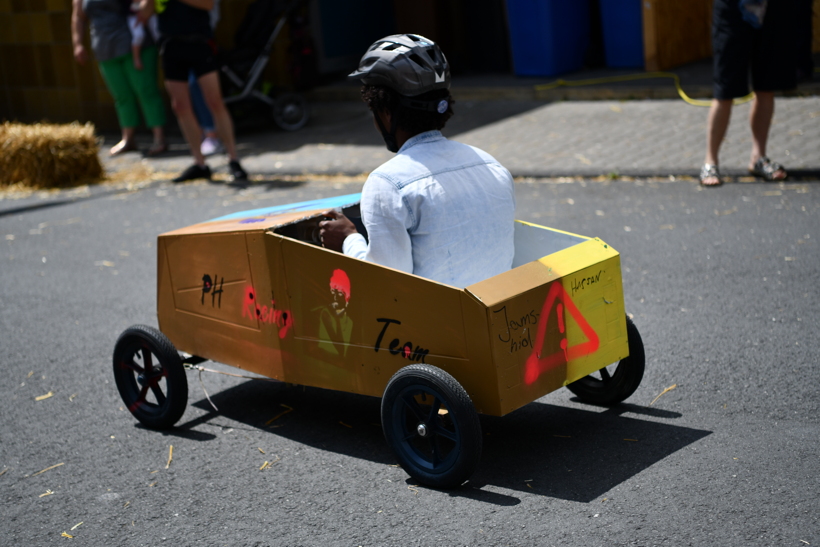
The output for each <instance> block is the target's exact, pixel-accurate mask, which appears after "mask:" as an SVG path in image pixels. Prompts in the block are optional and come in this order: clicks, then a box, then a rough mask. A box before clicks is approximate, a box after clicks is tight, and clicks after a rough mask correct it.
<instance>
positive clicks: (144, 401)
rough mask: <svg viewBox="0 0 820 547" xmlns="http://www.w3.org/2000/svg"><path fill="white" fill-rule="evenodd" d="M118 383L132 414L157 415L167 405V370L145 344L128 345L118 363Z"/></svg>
mask: <svg viewBox="0 0 820 547" xmlns="http://www.w3.org/2000/svg"><path fill="white" fill-rule="evenodd" d="M117 376H118V377H117V380H118V383H119V385H120V387H121V390H122V391H121V394H122V397H123V401H124V402H125V403H126V404H127V405H128V410H130V411H131V412H132V413H142V414H145V415H160V414H162V413H163V412H164V411H165V409H166V407H167V406H168V404H169V398H168V380H167V378H168V370H167V369H166V368H165V366H164V365H163V363H162V362H161V361H160V359H159V357H157V355H156V354H155V353H154V352H153V351H152V350H151V348H150V347H149V346H148V345H147V344H144V343H139V342H137V343H133V344H129V346H128V347H127V348H125V351H124V352H123V354H122V357H121V358H120V359H119V362H118V366H117Z"/></svg>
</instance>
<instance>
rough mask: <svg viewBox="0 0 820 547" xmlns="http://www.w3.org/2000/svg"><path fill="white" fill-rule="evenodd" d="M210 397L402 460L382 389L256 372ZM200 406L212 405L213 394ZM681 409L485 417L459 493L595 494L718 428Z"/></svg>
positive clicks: (304, 437)
mask: <svg viewBox="0 0 820 547" xmlns="http://www.w3.org/2000/svg"><path fill="white" fill-rule="evenodd" d="M211 399H212V400H213V402H214V403H215V404H216V406H217V407H218V408H219V413H218V414H217V413H212V414H210V416H214V417H215V416H217V415H221V416H223V417H224V418H228V419H229V420H233V421H236V422H240V423H242V424H245V425H247V426H249V427H253V428H257V429H260V430H265V431H269V432H270V433H271V434H273V435H277V436H280V437H282V438H285V439H289V440H291V441H294V442H298V443H301V444H304V445H307V446H312V447H315V448H320V449H322V450H328V451H331V452H336V453H339V454H344V455H346V456H350V457H354V458H363V459H366V460H369V461H372V462H375V463H379V464H384V465H394V464H395V463H396V461H395V460H394V458H393V456H392V455H391V453H390V451H389V449H388V448H387V445H386V443H385V441H384V436H383V434H382V429H381V424H380V405H381V399H379V398H375V397H365V396H361V395H351V394H348V393H343V392H337V391H329V390H323V389H317V388H306V387H302V386H288V385H286V384H280V383H268V382H258V381H251V382H245V383H243V384H240V385H238V386H236V387H233V388H230V389H227V390H225V391H222V392H220V393H217V394H214V395H212V396H211ZM193 406H195V407H197V408H200V409H202V410H206V411H211V412H213V409H212V408H211V406H210V404H209V403H208V401H207V400H204V399H203V400H201V401H198V402H197V403H194V405H193ZM288 409H292V410H288ZM284 411H287V412H286V413H283V412H284ZM646 417H649V418H651V419H646ZM677 417H680V415H679V414H677V413H673V412H668V411H662V410H655V409H652V408H648V407H641V406H637V405H629V404H622V405H619V406H617V407H614V408H612V409H604V408H600V407H592V406H590V407H588V409H586V408H585V409H579V408H570V407H563V406H558V405H554V404H547V403H542V402H537V401H536V402H533V403H530V404H528V405H526V406H525V407H523V408H521V409H519V410H517V411H515V412H513V413H512V414H509V415H507V416H504V417H503V418H497V417H491V416H482V417H481V425H482V430H483V432H484V435H485V437H484V449H483V455H482V458H481V464H480V465H479V468H478V470H477V471H476V473H475V474H474V475H473V477H472V478H471V479H470V481H468V482H467V483H466V484H465V486H463V487H462V488H460V489H456V490H453V491H451V492H452V494H453V495H457V496H467V497H471V498H476V495H477V494H476V489H483V487H484V486H486V485H491V486H494V487H501V488H506V489H510V490H518V491H521V492H526V493H528V494H540V495H543V496H548V497H552V498H558V499H564V500H569V501H577V502H584V503H588V502H590V501H593V500H595V499H597V498H600V497H601V496H602V495H604V494H605V493H606V492H609V491H611V490H612V489H613V488H614V487H616V486H618V485H619V484H621V483H623V482H625V481H627V480H629V479H630V478H631V477H633V476H635V475H637V474H638V473H640V472H641V471H644V470H645V469H647V468H649V467H651V466H652V465H654V464H656V463H658V462H660V461H661V460H663V459H664V458H667V457H668V456H670V455H672V454H674V453H676V452H678V451H680V450H682V449H684V448H686V447H687V446H689V445H691V444H693V443H695V442H697V441H699V440H700V439H702V438H703V437H705V436H707V435H709V434H710V433H711V432H710V431H705V430H699V429H693V428H689V427H682V426H677V425H672V424H670V423H669V420H670V419H673V418H677ZM659 420H663V421H659ZM181 426H182V427H183V428H184V427H185V424H181ZM476 499H478V498H476ZM487 501H490V500H487Z"/></svg>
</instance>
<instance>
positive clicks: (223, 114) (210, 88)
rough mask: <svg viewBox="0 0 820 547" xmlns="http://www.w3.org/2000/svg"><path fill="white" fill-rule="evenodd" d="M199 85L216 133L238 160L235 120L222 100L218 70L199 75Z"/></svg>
mask: <svg viewBox="0 0 820 547" xmlns="http://www.w3.org/2000/svg"><path fill="white" fill-rule="evenodd" d="M199 87H200V89H202V96H203V97H204V98H205V104H207V105H208V109H209V110H210V111H211V115H212V116H213V117H214V126H215V128H216V133H217V134H218V135H219V138H220V139H221V140H222V144H224V145H225V149H226V150H227V152H228V157H230V159H232V160H237V159H238V158H237V155H236V141H235V140H234V132H233V120H232V119H231V114H230V112H228V108H227V107H226V106H225V102H224V101H223V100H222V90H221V89H220V88H219V78H218V77H217V75H216V72H209V73H208V74H203V75H202V76H200V77H199Z"/></svg>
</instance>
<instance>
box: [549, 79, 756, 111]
mask: <svg viewBox="0 0 820 547" xmlns="http://www.w3.org/2000/svg"><path fill="white" fill-rule="evenodd" d="M648 78H672V79H673V80H675V87H676V88H677V89H678V95H680V98H681V99H683V100H684V101H686V102H687V103H689V104H691V105H692V106H711V105H712V101H711V100H704V99H693V98H692V97H690V96H689V95H687V94H686V93H685V92H684V91H683V88H682V87H681V85H680V78H679V77H678V75H677V74H675V73H673V72H646V73H643V74H626V75H624V76H609V77H606V78H593V79H590V80H569V81H567V80H555V81H554V82H550V83H548V84H541V85H537V86H535V89H536V90H537V91H546V90H548V89H556V88H558V87H565V86H566V87H576V86H583V85H596V84H607V83H611V82H626V81H629V80H644V79H648ZM753 97H754V93H749V94H748V95H746V96H745V97H740V98H737V99H734V100H733V101H732V102H733V103H734V104H743V103H747V102H749V101H751V100H752V98H753Z"/></svg>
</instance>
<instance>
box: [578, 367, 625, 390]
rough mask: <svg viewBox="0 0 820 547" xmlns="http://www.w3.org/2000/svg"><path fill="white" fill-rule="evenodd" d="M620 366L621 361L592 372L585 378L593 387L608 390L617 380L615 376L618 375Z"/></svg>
mask: <svg viewBox="0 0 820 547" xmlns="http://www.w3.org/2000/svg"><path fill="white" fill-rule="evenodd" d="M620 367H621V361H619V362H618V363H614V364H612V365H609V366H608V367H604V368H602V369H601V370H598V371H596V372H593V373H592V374H590V375H588V376H585V377H584V378H583V380H584V382H585V383H586V384H587V385H588V386H589V387H591V388H594V389H601V390H606V389H607V388H608V387H609V386H610V385H612V384H613V383H614V382H615V378H616V377H618V370H619V369H620Z"/></svg>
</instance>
